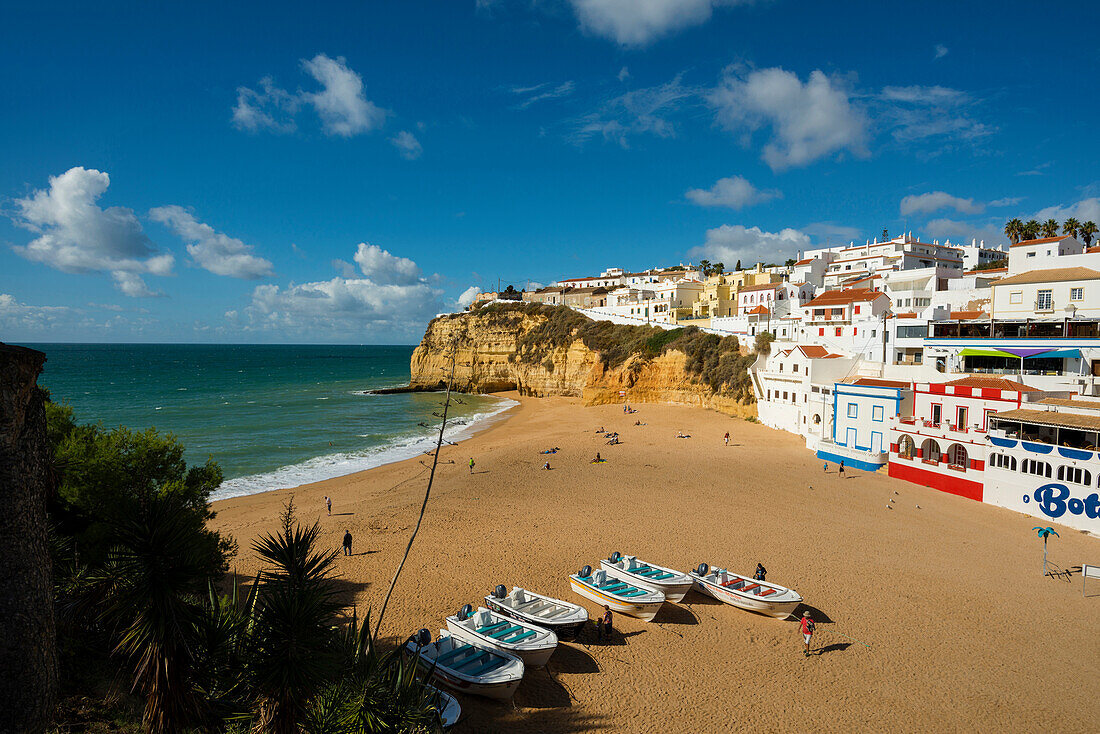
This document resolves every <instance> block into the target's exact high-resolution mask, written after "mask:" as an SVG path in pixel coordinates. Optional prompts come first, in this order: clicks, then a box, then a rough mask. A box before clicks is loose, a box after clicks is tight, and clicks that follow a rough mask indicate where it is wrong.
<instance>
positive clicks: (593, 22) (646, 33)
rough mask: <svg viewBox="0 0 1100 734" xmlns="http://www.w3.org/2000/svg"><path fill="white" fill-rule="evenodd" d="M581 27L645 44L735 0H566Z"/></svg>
mask: <svg viewBox="0 0 1100 734" xmlns="http://www.w3.org/2000/svg"><path fill="white" fill-rule="evenodd" d="M569 2H570V4H571V5H572V6H573V11H574V12H575V13H576V14H577V20H578V21H580V24H581V28H583V29H584V30H585V31H587V32H589V33H592V34H593V35H597V36H602V37H604V38H608V39H611V40H612V41H615V42H616V43H618V44H620V45H623V46H644V45H646V44H647V43H649V42H651V41H653V40H655V39H657V38H660V37H661V36H665V35H668V34H670V33H673V32H675V31H679V30H682V29H684V28H689V27H691V26H696V25H701V24H703V23H706V22H707V21H708V20H710V17H711V14H712V13H713V11H714V8H715V7H718V6H721V5H737V4H741V3H740V2H737V1H735V0H569Z"/></svg>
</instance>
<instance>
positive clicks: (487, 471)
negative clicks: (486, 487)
mask: <svg viewBox="0 0 1100 734" xmlns="http://www.w3.org/2000/svg"><path fill="white" fill-rule="evenodd" d="M470 473H471V474H488V473H489V470H488V469H482V470H481V471H472V472H470Z"/></svg>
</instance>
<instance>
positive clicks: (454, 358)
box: [374, 340, 458, 640]
mask: <svg viewBox="0 0 1100 734" xmlns="http://www.w3.org/2000/svg"><path fill="white" fill-rule="evenodd" d="M447 358H448V359H449V360H450V361H451V373H450V375H449V376H448V377H447V393H446V395H444V397H443V416H442V417H443V420H442V421H441V422H440V424H439V438H437V439H436V442H435V451H434V452H433V455H432V471H431V473H430V474H429V475H428V487H427V489H425V490H424V501H423V502H422V503H421V504H420V517H418V518H417V519H416V527H415V528H413V531H412V535H411V536H410V537H409V544H408V545H407V546H405V555H403V556H401V563H400V564H398V566H397V572H396V573H394V575H393V581H391V582H390V588H389V590H388V591H387V592H386V598H385V599H384V600H383V601H382V611H381V612H379V614H378V622H377V623H376V624H375V625H374V639H375V640H377V639H378V630H380V629H382V618H383V617H385V616H386V606H387V605H388V604H389V603H390V595H391V594H392V593H393V589H394V587H395V586H397V577H398V576H400V575H401V569H403V568H404V567H405V561H406V560H408V557H409V551H411V550H412V546H413V541H414V540H416V534H417V533H418V532H419V531H420V523H421V522H423V521H424V510H425V509H427V507H428V497H429V496H430V495H431V493H432V482H433V481H435V468H436V467H437V466H438V465H439V450H440V448H441V447H442V445H443V429H445V428H446V427H447V411H448V409H449V408H450V407H451V386H452V385H453V384H454V380H455V364H456V363H457V362H458V341H457V340H455V341H453V342H451V349H450V354H449V355H448V357H447Z"/></svg>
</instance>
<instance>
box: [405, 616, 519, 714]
mask: <svg viewBox="0 0 1100 734" xmlns="http://www.w3.org/2000/svg"><path fill="white" fill-rule="evenodd" d="M405 651H406V652H407V653H409V654H410V655H416V656H417V658H418V661H419V665H420V666H421V667H423V668H424V669H426V670H430V671H431V675H432V678H433V679H434V680H435V681H436V682H438V683H441V684H443V685H445V686H447V687H448V688H451V689H453V690H456V691H461V692H462V693H469V694H472V695H475V696H485V697H487V698H499V699H503V700H507V699H509V698H511V697H512V694H513V693H515V692H516V689H517V688H519V683H520V681H521V680H523V661H522V660H520V659H519V658H517V657H516V656H514V655H510V654H508V653H506V652H501V651H500V650H494V649H491V648H487V647H481V646H478V645H471V644H470V643H468V642H464V641H462V640H460V639H458V638H456V637H453V636H452V635H451V633H450V632H447V630H439V638H438V639H437V640H435V641H432V633H431V632H429V631H428V630H424V629H422V630H420V632H418V633H417V634H416V635H414V636H413V637H411V638H409V641H408V642H406V643H405Z"/></svg>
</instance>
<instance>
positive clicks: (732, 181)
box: [684, 176, 783, 209]
mask: <svg viewBox="0 0 1100 734" xmlns="http://www.w3.org/2000/svg"><path fill="white" fill-rule="evenodd" d="M684 196H686V197H687V198H688V199H689V200H691V201H693V202H695V203H696V204H698V205H699V206H723V207H727V208H729V209H741V208H743V207H746V206H751V205H753V204H761V203H763V202H766V201H771V200H772V199H778V198H782V196H783V193H782V192H781V191H778V190H776V189H766V190H760V189H758V188H756V187H755V186H753V185H752V184H751V183H750V182H749V181H748V180H747V179H745V178H744V177H742V176H731V177H729V178H720V179H718V180H717V181H716V182H715V183H714V185H713V186H711V187H710V188H709V189H690V190H689V191H688V192H687V193H686V194H684Z"/></svg>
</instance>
